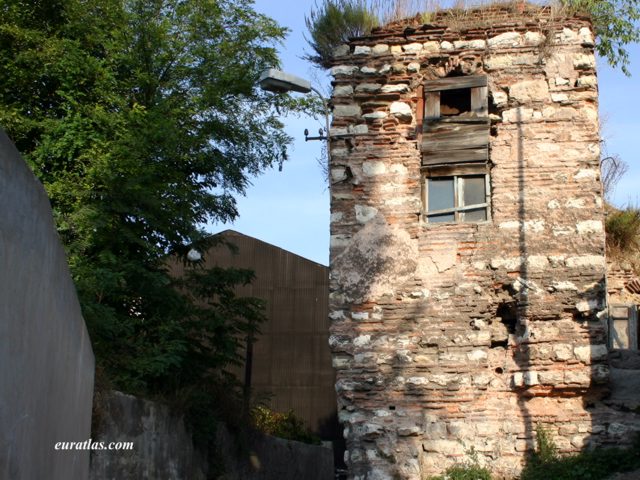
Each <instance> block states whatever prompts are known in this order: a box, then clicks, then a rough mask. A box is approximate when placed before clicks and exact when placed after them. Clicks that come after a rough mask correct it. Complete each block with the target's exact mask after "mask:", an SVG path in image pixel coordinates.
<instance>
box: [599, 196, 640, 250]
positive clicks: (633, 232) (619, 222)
mask: <svg viewBox="0 0 640 480" xmlns="http://www.w3.org/2000/svg"><path fill="white" fill-rule="evenodd" d="M605 231H606V234H607V247H608V248H609V249H610V251H612V252H614V253H624V252H635V251H637V250H638V248H639V247H640V209H637V208H633V207H627V208H625V209H624V210H613V211H611V212H609V213H608V215H607V220H606V223H605Z"/></svg>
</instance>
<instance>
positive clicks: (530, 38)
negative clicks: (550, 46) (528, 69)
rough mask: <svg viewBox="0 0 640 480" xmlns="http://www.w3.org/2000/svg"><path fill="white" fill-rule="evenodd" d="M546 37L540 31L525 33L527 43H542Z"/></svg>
mask: <svg viewBox="0 0 640 480" xmlns="http://www.w3.org/2000/svg"><path fill="white" fill-rule="evenodd" d="M545 39H546V37H545V36H544V35H543V34H542V33H540V32H527V33H525V34H524V43H525V45H540V44H541V43H543V42H544V41H545Z"/></svg>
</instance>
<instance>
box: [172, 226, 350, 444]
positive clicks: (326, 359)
mask: <svg viewBox="0 0 640 480" xmlns="http://www.w3.org/2000/svg"><path fill="white" fill-rule="evenodd" d="M217 235H218V236H222V237H223V239H224V240H225V241H228V242H230V243H232V244H233V245H235V246H236V247H237V251H236V252H233V251H231V249H230V248H229V247H227V246H226V245H224V244H220V245H217V246H214V247H212V248H211V249H210V250H209V251H208V252H206V253H205V255H204V262H205V266H206V267H213V266H215V265H218V266H220V267H236V268H248V269H251V270H253V271H254V272H255V276H256V278H255V279H254V281H253V282H252V283H251V284H250V285H247V286H244V287H239V288H238V290H237V293H238V295H242V296H251V297H257V298H261V299H263V300H265V301H266V303H267V305H266V314H267V317H268V320H267V321H266V322H265V323H264V324H263V325H261V327H260V329H261V331H262V333H261V335H260V336H259V337H258V338H257V340H256V341H255V344H254V348H253V361H252V380H251V384H252V389H253V391H254V392H255V393H257V394H260V393H267V394H269V395H271V398H270V406H271V408H272V409H273V410H276V411H281V412H286V411H288V410H289V409H293V411H294V412H295V413H296V415H298V416H299V417H301V418H302V419H303V420H304V421H305V423H306V424H307V425H308V426H309V427H310V428H311V429H312V430H313V431H314V432H315V433H317V434H319V435H320V436H321V437H322V438H323V439H335V438H337V437H339V436H340V435H339V434H338V423H337V419H336V396H335V390H334V384H335V372H334V369H333V367H332V365H331V354H330V350H329V345H328V336H329V317H328V297H329V270H328V267H326V266H324V265H320V264H318V263H315V262H312V261H311V260H307V259H306V258H303V257H300V256H298V255H295V254H294V253H291V252H288V251H286V250H283V249H282V248H279V247H276V246H274V245H270V244H268V243H266V242H263V241H261V240H258V239H256V238H253V237H249V236H247V235H243V234H241V233H238V232H235V231H233V230H226V231H224V232H221V233H219V234H217ZM174 268H175V273H176V274H178V275H179V274H180V273H181V272H182V269H183V266H182V265H176V266H175V267H174ZM239 378H240V379H242V378H243V375H242V373H240V372H239Z"/></svg>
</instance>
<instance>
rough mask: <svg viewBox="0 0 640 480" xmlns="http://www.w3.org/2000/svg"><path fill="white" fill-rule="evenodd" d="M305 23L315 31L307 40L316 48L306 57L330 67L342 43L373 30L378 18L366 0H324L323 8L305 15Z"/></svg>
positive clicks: (312, 31) (319, 64) (310, 29)
mask: <svg viewBox="0 0 640 480" xmlns="http://www.w3.org/2000/svg"><path fill="white" fill-rule="evenodd" d="M305 23H306V25H307V29H308V30H309V34H310V35H311V38H310V39H307V41H308V43H309V45H310V46H311V48H312V49H313V52H314V53H313V54H311V55H306V56H305V59H306V60H309V61H311V62H313V63H315V64H316V65H318V66H320V67H322V68H329V67H330V66H331V58H332V56H333V51H334V50H335V48H336V47H337V46H338V45H342V44H344V43H346V42H347V41H348V40H349V38H351V37H358V36H361V35H366V34H368V33H370V32H371V29H372V28H374V27H375V26H376V25H377V24H378V20H377V17H376V15H375V14H374V13H373V11H372V10H371V9H370V8H368V7H367V5H366V2H365V1H364V0H323V3H322V4H321V6H320V7H319V8H317V9H312V10H311V13H310V14H309V16H308V17H305Z"/></svg>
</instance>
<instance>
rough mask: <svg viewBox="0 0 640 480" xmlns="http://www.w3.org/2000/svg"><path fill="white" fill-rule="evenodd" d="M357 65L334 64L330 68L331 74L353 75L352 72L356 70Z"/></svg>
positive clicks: (335, 75)
mask: <svg viewBox="0 0 640 480" xmlns="http://www.w3.org/2000/svg"><path fill="white" fill-rule="evenodd" d="M357 71H358V67H356V66H355V65H336V66H335V67H333V68H332V69H331V75H333V76H334V77H337V76H339V75H353V72H357Z"/></svg>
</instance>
